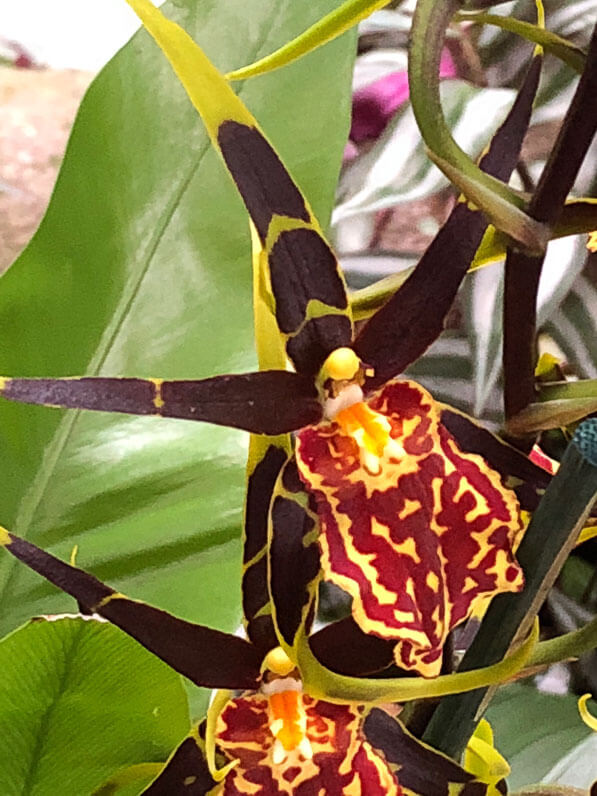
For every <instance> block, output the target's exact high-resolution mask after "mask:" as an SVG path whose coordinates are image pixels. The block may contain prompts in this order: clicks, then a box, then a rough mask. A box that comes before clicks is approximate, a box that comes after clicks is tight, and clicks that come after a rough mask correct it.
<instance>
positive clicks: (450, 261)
mask: <svg viewBox="0 0 597 796" xmlns="http://www.w3.org/2000/svg"><path fill="white" fill-rule="evenodd" d="M540 69H541V59H540V58H539V57H537V58H535V59H534V61H533V63H532V64H531V67H530V69H529V72H528V74H527V77H526V79H525V81H524V84H523V86H522V88H521V89H520V91H519V93H518V96H517V98H516V101H515V102H514V105H513V106H512V109H511V110H510V113H509V114H508V116H507V117H506V120H505V121H504V122H503V124H502V126H501V127H500V128H499V130H498V131H497V132H496V134H495V136H494V138H493V140H492V142H491V145H490V147H489V151H488V153H487V154H486V155H485V156H484V157H483V159H482V160H481V164H480V165H481V168H482V169H484V170H485V171H487V172H488V173H489V174H492V175H493V176H495V177H498V178H499V179H502V180H507V179H508V178H509V176H510V173H511V171H512V169H513V168H514V166H515V165H516V163H517V161H518V155H519V152H520V147H521V145H522V140H523V138H524V134H525V132H526V130H527V127H528V124H529V119H530V115H531V109H532V105H533V99H534V97H535V93H536V90H537V85H538V81H539V73H540ZM487 224H488V221H487V218H486V217H485V216H484V215H483V213H481V212H480V211H479V210H475V209H472V208H471V207H469V206H468V204H466V203H465V202H463V201H460V202H458V204H457V205H456V207H455V208H454V210H453V211H452V213H451V214H450V216H449V218H448V220H447V221H446V223H445V224H444V225H443V226H442V228H441V229H440V231H439V232H438V234H437V235H436V237H435V238H434V239H433V241H432V242H431V244H430V245H429V248H428V249H427V251H426V252H425V254H424V255H423V257H422V258H421V260H420V261H419V263H418V265H417V267H416V268H415V270H414V271H413V273H412V274H411V276H410V277H409V278H408V279H407V280H406V282H405V283H404V284H403V285H402V287H401V288H400V289H399V290H398V291H397V292H396V294H395V295H394V296H393V298H391V299H390V300H389V301H388V302H387V304H385V305H384V306H383V307H382V308H381V309H380V310H378V311H377V313H376V314H375V315H373V317H372V318H371V319H370V320H369V321H368V322H367V323H366V324H365V325H364V326H363V328H362V329H361V331H360V333H359V335H358V336H357V338H356V340H355V343H354V348H355V351H356V352H357V354H358V355H359V357H360V358H361V359H362V360H363V361H364V362H366V363H367V364H368V365H371V366H372V367H373V368H374V371H375V372H374V375H373V377H372V378H370V379H369V380H368V381H367V385H368V387H369V388H373V387H377V386H379V385H380V384H382V383H383V382H385V381H387V379H388V378H391V377H392V376H395V375H397V374H398V373H401V372H402V371H403V370H404V369H405V368H406V367H407V366H408V365H410V363H411V362H413V361H414V360H415V359H417V358H418V357H420V356H421V354H422V353H423V352H424V351H425V350H426V349H427V348H428V347H429V345H431V343H432V342H433V341H434V340H435V339H436V337H437V336H438V335H439V334H440V333H441V331H442V329H443V326H444V318H445V316H446V314H447V312H448V310H449V309H450V307H451V306H452V302H453V301H454V297H455V296H456V292H457V290H458V288H459V286H460V283H461V282H462V280H463V279H464V276H465V274H466V272H467V270H468V268H469V266H470V264H471V262H472V261H473V259H474V256H475V252H476V251H477V249H478V247H479V245H480V244H481V241H482V239H483V235H484V233H485V230H486V228H487Z"/></svg>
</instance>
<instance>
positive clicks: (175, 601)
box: [0, 0, 354, 629]
mask: <svg viewBox="0 0 597 796" xmlns="http://www.w3.org/2000/svg"><path fill="white" fill-rule="evenodd" d="M335 5H336V3H335V0H314V2H312V3H310V4H309V7H308V9H305V8H302V7H299V6H298V5H297V4H296V3H293V2H291V0H275V2H271V3H267V4H264V3H262V2H259V0H249V2H245V1H244V0H243V1H242V2H241V0H230V2H227V3H220V2H217V0H205V2H203V1H202V2H201V3H196V2H194V1H192V0H178V1H177V2H171V3H167V4H166V5H165V6H164V12H165V13H167V14H168V15H169V16H170V17H171V18H173V19H175V20H176V21H178V22H179V23H181V24H182V25H183V26H184V27H185V28H186V29H187V30H188V31H189V33H190V34H191V35H192V36H193V37H195V38H196V39H197V40H198V41H199V42H200V43H201V44H202V45H203V46H205V49H206V50H207V52H208V54H209V55H210V56H212V57H214V58H215V60H216V63H217V65H218V66H219V67H220V68H222V69H230V68H231V67H233V66H235V65H237V64H238V63H239V61H240V62H241V63H242V62H244V63H248V62H250V61H251V60H254V59H255V57H258V56H259V55H260V54H265V53H267V52H271V51H272V50H273V49H275V48H276V47H279V46H281V45H282V44H283V43H284V42H286V41H288V40H289V39H291V38H292V37H293V36H296V35H297V34H298V33H300V32H301V31H302V30H304V28H305V26H306V25H308V24H310V23H312V22H314V21H315V20H317V19H318V18H319V17H320V16H322V15H323V14H324V13H327V12H329V11H330V10H331V9H332V8H334V7H335ZM243 20H247V21H249V20H250V25H249V24H244V23H243ZM353 57H354V41H353V37H351V36H350V35H349V36H346V37H343V38H342V39H341V40H338V41H337V42H334V43H333V44H331V45H330V46H328V47H326V48H323V49H321V50H319V51H318V52H316V53H314V54H312V55H310V56H308V57H305V58H304V59H301V61H300V62H298V63H297V64H294V65H292V66H290V67H288V68H287V69H284V70H280V71H279V72H277V73H276V74H273V75H268V76H265V77H263V78H261V79H260V80H258V81H250V82H249V83H247V84H244V85H242V87H241V88H240V93H241V96H242V98H243V101H245V102H246V103H247V105H248V106H249V107H250V108H251V111H252V112H253V113H254V114H255V116H256V117H257V118H258V119H259V121H260V123H261V124H262V125H263V128H264V130H266V132H267V134H268V136H269V137H270V138H271V140H272V142H273V144H274V145H275V146H276V148H277V150H278V151H279V152H280V155H281V157H282V158H283V159H284V161H285V162H286V163H287V164H288V166H289V168H290V169H291V170H292V172H293V175H294V176H295V178H296V180H297V182H298V184H299V185H300V187H301V189H302V190H303V191H304V192H305V194H306V196H307V197H308V199H309V201H310V203H311V204H312V206H313V208H314V211H315V212H316V214H317V215H318V217H319V218H321V219H322V220H323V221H324V222H325V221H327V219H328V218H329V214H330V210H331V206H332V202H333V193H334V184H335V181H336V178H337V173H338V169H339V165H340V159H341V154H342V149H343V146H344V140H345V137H346V131H347V127H348V116H349V108H350V75H351V67H352V60H353ZM323 77H325V79H323ZM320 78H321V79H320ZM0 330H1V335H0V372H3V373H11V374H14V375H15V376H16V375H19V376H36V375H37V376H44V375H46V376H50V375H51V376H60V375H73V374H76V373H80V374H83V373H87V374H89V375H114V376H125V375H127V376H142V377H148V376H160V377H164V378H182V379H185V378H201V377H207V376H212V375H214V374H218V373H226V372H235V371H236V372H242V371H244V370H246V369H250V368H251V367H253V366H254V358H253V355H252V353H251V348H252V344H251V330H252V322H251V255H250V237H249V229H248V223H247V216H246V212H245V210H244V208H243V207H242V204H241V202H240V199H238V198H237V195H236V191H235V188H234V185H233V184H232V182H231V181H230V179H229V177H228V175H227V174H226V172H225V169H224V168H223V166H222V165H221V163H220V161H219V160H218V157H217V155H216V153H215V152H213V151H212V150H211V148H210V145H209V143H208V139H207V136H206V135H205V133H204V131H203V127H202V124H201V121H200V120H199V118H198V116H197V114H196V112H195V110H194V109H193V108H192V106H191V105H190V103H189V102H188V99H187V97H186V95H185V93H184V90H183V88H182V87H181V86H180V85H179V84H178V81H177V79H176V77H175V76H174V74H173V73H172V71H171V68H170V66H169V64H168V63H167V62H166V60H165V59H164V58H163V57H162V56H161V55H160V53H159V51H158V50H157V48H156V47H155V44H154V43H153V42H152V41H150V39H149V37H148V36H147V35H146V34H145V33H143V32H141V33H139V34H137V35H136V36H135V38H134V39H133V41H132V42H131V43H130V44H129V45H127V46H126V47H125V48H124V49H123V50H122V51H121V52H120V53H119V54H118V55H117V56H116V57H115V58H114V59H113V61H112V62H111V63H110V64H109V65H108V67H107V68H106V69H105V70H104V71H103V72H102V73H101V74H100V75H99V77H98V78H97V79H96V80H95V81H94V83H93V84H92V86H91V88H90V90H89V92H88V94H87V96H86V98H85V100H84V102H83V104H82V107H81V110H80V113H79V116H78V118H77V121H76V124H75V127H74V130H73V134H72V137H71V141H70V144H69V148H68V152H67V155H66V158H65V162H64V165H63V168H62V171H61V174H60V177H59V181H58V185H57V188H56V191H55V193H54V196H53V199H52V202H51V205H50V207H49V209H48V213H47V215H46V217H45V219H44V221H43V222H42V225H41V227H40V229H39V231H38V232H37V234H36V236H35V238H34V240H33V241H32V243H31V244H30V246H29V247H28V248H27V250H26V251H25V253H24V254H23V255H22V257H21V258H20V259H19V260H18V261H17V263H15V265H14V266H13V267H12V268H11V269H10V270H9V271H8V273H7V274H6V275H5V276H4V277H3V278H2V282H1V286H0ZM0 442H1V450H2V460H1V463H0V478H1V480H2V485H3V488H2V493H1V496H0V514H1V516H2V520H3V522H5V523H6V524H8V525H9V526H10V527H11V528H13V529H14V530H15V532H17V533H19V534H20V535H22V536H25V537H27V538H29V539H30V540H31V541H36V542H39V543H41V544H43V546H44V547H46V549H48V550H50V551H51V552H53V553H55V554H57V555H58V556H61V557H65V558H68V556H69V554H70V551H71V548H72V546H73V544H75V543H77V544H78V545H79V554H78V563H79V564H81V565H82V566H83V567H86V568H90V569H93V571H94V572H95V573H96V574H97V575H98V576H99V577H101V578H105V579H109V580H111V581H112V582H114V583H115V585H117V586H118V588H121V589H122V590H123V591H129V592H131V593H134V594H135V595H136V596H138V597H139V598H141V599H145V600H148V601H151V602H153V603H155V604H156V605H159V606H160V607H163V608H165V609H169V610H171V611H173V612H175V613H177V614H178V615H181V616H183V617H185V618H188V619H191V620H195V621H200V622H204V623H206V624H209V625H211V626H216V627H220V628H222V629H226V628H227V629H232V628H233V627H236V626H237V624H238V619H239V599H240V594H239V588H238V586H237V585H236V584H237V583H238V574H239V571H240V569H239V567H240V545H239V541H238V538H239V535H240V525H241V509H242V499H243V486H244V478H243V464H244V458H245V448H246V442H247V436H246V435H245V434H244V433H242V432H235V431H229V430H227V429H214V428H211V427H208V426H204V425H203V424H198V423H197V424H195V423H188V422H185V421H178V420H162V419H154V418H128V417H118V416H113V415H109V414H91V413H89V414H84V413H81V412H74V411H73V412H61V411H58V410H53V409H47V408H41V407H24V406H19V405H12V406H11V405H8V404H6V405H4V404H3V405H2V406H1V407H0ZM232 583H234V584H235V585H234V586H231V584H232ZM71 605H72V603H71V601H70V600H69V599H68V598H66V597H64V596H62V595H59V594H57V593H56V592H55V591H54V590H53V589H52V588H51V587H50V586H48V585H47V584H44V583H40V582H39V580H38V579H37V578H35V576H34V575H32V574H30V573H29V572H28V571H27V570H26V569H25V568H24V567H22V566H21V565H19V564H18V562H15V563H12V562H11V561H9V560H2V561H1V562H0V606H1V615H2V626H3V627H4V628H5V629H7V628H12V627H14V626H15V625H16V624H17V623H18V622H19V621H22V620H23V619H25V618H26V617H28V616H30V615H31V614H32V613H35V612H42V611H60V610H65V609H66V610H68V609H69V606H71Z"/></svg>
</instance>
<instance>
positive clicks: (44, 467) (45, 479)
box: [0, 26, 271, 605]
mask: <svg viewBox="0 0 597 796" xmlns="http://www.w3.org/2000/svg"><path fill="white" fill-rule="evenodd" d="M270 31H271V26H270V27H268V29H267V30H266V32H265V34H264V36H263V37H262V40H261V41H260V42H259V43H258V45H257V46H256V47H255V48H254V51H253V52H252V53H251V55H250V61H254V60H255V59H256V58H257V57H258V56H259V55H260V53H261V50H262V49H263V47H264V44H265V43H266V42H267V40H268V34H269V32H270ZM135 35H137V34H135ZM133 38H135V37H133ZM130 41H132V39H131V40H130ZM244 87H245V83H243V84H242V85H241V86H240V88H239V90H238V91H237V94H238V96H240V95H242V93H243V89H244ZM209 149H210V142H209V139H208V138H207V136H205V142H204V144H203V145H202V146H201V148H200V150H199V152H198V155H197V158H196V160H195V162H194V163H193V164H192V165H191V167H190V169H189V172H188V174H187V176H186V177H185V178H184V179H183V180H181V182H180V185H179V187H178V188H177V190H176V191H174V192H173V194H172V199H171V201H170V202H168V204H167V205H166V207H165V209H164V211H163V213H162V221H161V223H160V224H159V225H157V227H156V229H155V232H154V235H153V238H152V240H151V241H150V243H149V245H148V248H147V254H146V257H145V261H144V263H143V264H142V265H141V270H140V272H139V274H138V275H137V276H136V277H135V278H133V277H131V278H129V280H128V283H127V287H128V285H129V284H130V288H129V289H128V290H127V291H126V293H125V295H124V296H123V297H122V298H121V299H120V300H119V302H118V306H117V309H116V312H115V313H114V315H113V317H114V320H113V321H112V323H110V324H109V326H108V328H107V329H106V330H105V331H104V333H103V334H102V337H101V339H100V341H99V344H98V347H97V352H96V354H95V355H94V357H93V358H92V359H91V361H90V365H89V368H88V369H87V375H92V376H96V375H98V374H99V372H100V370H101V368H102V366H103V364H104V362H105V361H106V359H107V358H108V356H109V354H110V352H111V350H112V346H113V345H114V343H115V341H116V338H117V337H118V335H119V332H120V330H121V329H122V326H123V324H124V322H125V320H126V318H127V316H128V312H129V311H130V309H131V308H132V306H133V304H134V302H135V300H136V298H137V296H138V293H139V290H140V288H141V285H142V284H143V281H144V279H145V277H146V275H147V273H148V271H149V269H150V267H151V265H152V262H153V258H154V255H155V253H156V251H157V249H158V247H159V245H160V243H161V242H162V239H163V237H164V235H165V233H166V230H167V228H168V226H169V224H170V221H171V220H172V217H173V215H174V213H175V211H176V209H177V208H178V206H179V205H180V202H181V201H182V197H183V196H184V194H185V192H186V190H187V188H188V186H189V184H190V183H191V181H192V179H193V177H194V176H195V174H196V173H197V170H198V169H199V166H200V165H201V162H202V160H203V158H204V156H205V154H206V153H207V152H208V151H209ZM222 176H223V177H224V176H225V175H224V174H223V173H222ZM80 414H81V410H71V411H70V412H68V413H67V414H66V415H65V417H64V418H63V419H62V420H61V421H60V424H59V425H58V427H57V429H56V431H55V432H54V435H53V437H52V440H51V442H50V443H49V444H48V446H47V448H46V452H45V454H44V456H43V458H42V464H41V466H40V468H39V469H38V471H37V473H36V476H35V478H34V480H33V482H32V484H31V487H30V488H29V490H28V491H27V492H26V493H25V495H24V497H23V499H22V500H21V502H20V504H19V509H18V511H17V515H16V518H15V532H16V533H17V534H18V535H20V536H22V537H23V538H25V539H26V538H28V531H29V529H30V527H31V525H32V523H33V519H34V517H35V514H36V512H37V509H38V508H39V505H40V503H41V501H42V499H43V497H44V494H45V492H46V489H47V487H48V484H49V483H50V480H51V478H52V476H53V474H54V471H55V468H56V464H57V462H58V461H59V459H60V457H61V455H62V453H63V451H64V449H65V448H66V446H67V445H68V442H69V439H70V437H71V434H72V433H73V430H74V427H75V424H76V422H77V420H78V418H79V416H80ZM21 529H22V530H21ZM18 566H21V565H20V563H19V562H18V561H17V560H16V559H14V558H12V557H11V558H10V559H9V560H8V562H7V565H6V569H5V576H4V579H3V580H4V582H3V584H2V586H0V605H3V604H4V600H5V598H6V597H7V596H8V595H10V587H11V585H12V582H13V580H14V577H15V573H16V572H17V571H18Z"/></svg>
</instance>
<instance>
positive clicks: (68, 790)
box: [0, 616, 189, 796]
mask: <svg viewBox="0 0 597 796" xmlns="http://www.w3.org/2000/svg"><path fill="white" fill-rule="evenodd" d="M0 668H1V669H2V688H1V689H0V733H1V735H2V744H1V746H0V793H3V794H6V796H12V794H15V796H16V794H21V793H27V794H28V795H29V796H55V794H56V793H57V792H60V794H61V796H81V795H82V794H89V793H91V792H92V791H93V790H94V789H95V788H97V787H99V786H100V785H102V783H103V782H104V781H105V780H106V779H107V778H108V777H109V776H110V775H111V774H112V773H113V772H114V771H115V770H116V769H118V768H121V767H123V766H130V765H133V764H135V763H145V762H160V761H163V760H165V759H166V758H167V757H168V755H169V754H170V751H171V749H172V747H173V746H174V745H175V744H176V743H178V742H179V741H180V739H181V737H183V736H184V735H185V734H186V733H187V732H188V728H189V715H188V705H187V700H186V696H185V692H184V688H183V685H182V680H181V678H180V677H179V676H178V675H177V674H176V673H175V672H173V671H172V670H171V669H169V668H168V667H167V666H166V665H165V664H164V663H162V661H160V660H159V659H158V658H156V657H154V656H153V655H151V654H149V653H148V652H147V651H146V650H144V649H143V648H142V647H141V646H140V645H139V644H137V643H136V642H134V641H133V640H132V639H130V638H128V637H127V636H125V634H124V633H121V631H120V630H118V628H116V627H113V626H111V625H109V624H108V623H106V622H103V621H98V620H97V619H95V618H88V617H81V616H70V617H50V618H49V619H45V618H41V619H36V620H33V621H31V622H29V623H28V624H26V625H24V626H23V627H21V628H19V629H18V630H16V631H15V632H14V633H12V634H11V635H9V636H8V637H7V638H5V639H3V640H2V642H0Z"/></svg>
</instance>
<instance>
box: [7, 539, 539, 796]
mask: <svg viewBox="0 0 597 796" xmlns="http://www.w3.org/2000/svg"><path fill="white" fill-rule="evenodd" d="M0 546H3V547H4V548H5V549H6V550H7V551H8V552H9V553H11V554H12V555H14V556H15V557H16V558H17V559H19V560H20V561H22V562H23V563H25V564H26V565H27V566H29V567H30V568H31V569H33V570H35V571H36V572H38V573H39V574H41V575H43V576H44V577H45V578H47V579H48V580H49V581H50V582H52V583H54V584H55V585H56V586H58V587H59V588H61V589H62V590H63V591H65V592H66V593H68V594H70V595H71V596H72V597H74V598H75V599H76V600H77V601H78V603H79V606H80V608H81V609H82V610H84V611H85V612H86V613H93V614H96V615H98V616H100V617H103V618H104V619H107V620H109V621H110V622H112V623H113V624H115V625H117V626H118V627H119V628H121V629H122V630H123V631H125V632H126V633H128V634H129V635H130V636H132V637H133V638H135V639H136V640H137V641H138V642H139V643H141V644H142V645H143V646H144V647H145V648H146V649H148V650H149V651H150V652H152V653H153V654H155V655H157V656H158V657H159V658H161V659H162V660H163V661H164V662H165V663H167V664H168V665H169V666H171V667H172V668H173V669H174V670H175V671H177V672H179V673H180V674H182V675H184V676H185V677H187V678H189V679H190V680H191V681H192V682H194V683H195V684H197V685H202V686H206V687H210V688H216V689H224V690H218V691H216V693H215V698H214V700H213V702H212V706H211V708H210V710H209V711H208V716H207V722H206V724H204V725H203V726H202V727H200V728H195V729H194V730H193V731H192V732H191V734H190V736H189V737H187V738H186V739H185V740H184V741H183V742H182V743H181V744H180V746H179V747H178V749H176V750H175V752H174V753H173V755H172V757H171V758H170V760H169V761H167V763H166V765H165V767H164V768H163V770H162V772H161V773H160V774H159V775H158V777H157V779H156V780H155V781H154V782H153V783H152V784H151V785H150V786H149V787H148V789H147V790H146V791H145V793H147V794H153V796H158V795H159V794H162V795H163V796H166V794H167V795H168V796H173V794H177V793H181V794H182V793H192V794H193V796H200V795H201V794H206V793H215V794H222V795H224V794H225V796H232V794H245V793H247V794H248V793H262V794H264V796H270V794H271V796H273V794H301V793H304V794H308V793H322V794H329V796H341V795H342V794H351V793H367V794H371V795H372V796H376V794H379V796H386V794H390V795H392V794H393V795H394V796H402V795H403V794H415V796H416V794H419V796H429V794H430V792H431V791H430V790H429V787H430V783H432V784H433V786H435V787H436V788H440V789H441V790H438V791H437V792H438V793H440V792H441V793H446V794H447V793H448V792H450V793H452V792H453V793H460V794H462V796H464V795H465V794H468V793H470V794H471V796H473V794H474V796H482V795H483V794H486V793H489V792H491V791H489V790H488V788H490V787H491V783H489V782H485V781H484V780H482V779H477V778H476V777H475V775H474V774H471V773H468V772H466V771H465V770H463V769H462V768H461V767H460V766H459V765H457V764H456V763H455V762H454V761H452V760H450V759H449V758H447V757H446V756H444V755H441V754H439V753H438V752H435V751H434V750H433V749H431V748H430V747H429V746H426V745H425V744H422V743H421V742H420V741H418V740H417V739H415V738H414V737H413V736H412V735H410V734H409V733H408V732H407V730H406V729H405V728H404V727H403V726H402V725H401V724H400V723H399V722H398V721H397V720H396V719H395V718H394V717H393V716H391V715H389V714H388V713H387V712H386V711H384V710H382V709H379V708H375V707H373V708H372V707H370V706H366V705H363V704H358V703H355V702H351V701H338V700H326V699H322V698H319V697H318V696H316V695H312V694H311V693H310V692H309V690H308V689H307V688H305V687H304V684H303V682H302V679H301V674H300V672H299V670H298V669H297V667H296V665H295V663H294V662H293V661H292V660H291V659H290V658H289V657H288V656H287V655H286V653H285V652H284V650H283V649H282V648H281V647H274V648H273V649H270V650H269V651H268V652H267V653H266V654H265V655H263V654H262V652H261V651H260V650H259V649H258V647H256V646H255V645H254V644H252V643H251V642H250V641H247V640H245V639H243V638H240V637H239V636H233V635H231V634H229V633H223V632H220V631H218V630H213V629H212V628H209V627H205V626H203V625H197V624H193V623H190V622H186V621H184V620H182V619H179V618H177V617H175V616H172V615H171V614H169V613H167V612H165V611H161V610H159V609H157V608H154V607H153V606H151V605H148V604H146V603H143V602H140V601H137V600H132V599H130V598H128V597H126V596H125V595H123V594H120V593H119V592H117V591H115V590H114V589H112V588H110V587H109V586H107V585H106V584H105V583H102V582H101V581H99V580H97V579H96V578H95V577H93V576H92V575H90V574H88V573H86V572H84V571H83V570H81V569H78V568H77V567H74V566H72V565H71V564H66V563H65V562H63V561H60V560H59V559H57V558H55V557H54V556H52V555H50V554H49V553H46V552H44V551H43V550H41V549H40V548H38V547H36V546H35V545H33V544H31V543H30V542H27V541H26V540H24V539H20V538H19V537H17V536H14V535H13V534H10V533H9V532H8V531H6V530H5V529H3V528H0ZM324 636H325V631H320V632H319V633H316V634H315V635H314V636H313V637H312V639H313V641H314V642H315V645H316V646H317V645H322V642H323V646H322V649H323V648H325V639H324V638H323V637H324ZM318 637H319V638H318ZM527 653H528V645H527ZM521 662H522V659H521V660H518V662H514V656H513V657H512V659H511V660H510V661H509V662H508V667H509V668H510V671H511V672H512V671H514V669H515V668H517V667H518V666H519V665H520V663H521ZM512 664H513V665H512ZM500 666H501V664H500ZM502 668H503V667H502ZM487 671H489V670H487ZM469 674H473V673H469ZM478 674H479V673H477V677H478ZM441 679H442V678H439V680H441ZM489 679H490V680H491V679H493V678H492V676H489ZM482 681H483V677H481V679H480V680H478V682H482ZM485 682H487V678H485ZM423 684H424V681H423ZM469 687H470V684H469ZM219 765H220V766H221V767H218V766H219ZM190 785H193V789H192V790H187V788H188V787H190ZM403 788H404V790H403ZM433 792H436V791H435V790H434V791H433Z"/></svg>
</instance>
